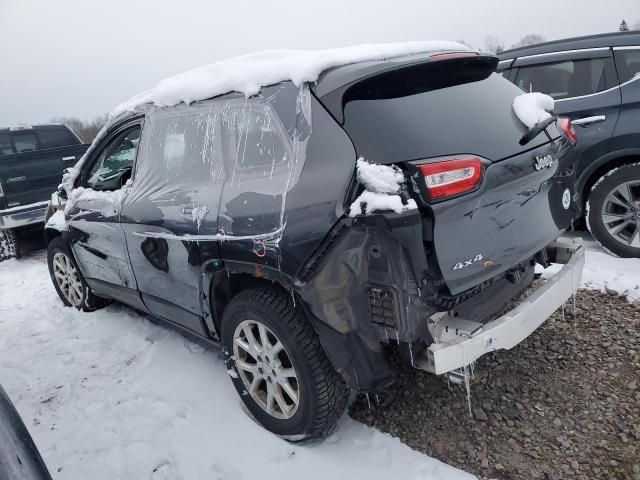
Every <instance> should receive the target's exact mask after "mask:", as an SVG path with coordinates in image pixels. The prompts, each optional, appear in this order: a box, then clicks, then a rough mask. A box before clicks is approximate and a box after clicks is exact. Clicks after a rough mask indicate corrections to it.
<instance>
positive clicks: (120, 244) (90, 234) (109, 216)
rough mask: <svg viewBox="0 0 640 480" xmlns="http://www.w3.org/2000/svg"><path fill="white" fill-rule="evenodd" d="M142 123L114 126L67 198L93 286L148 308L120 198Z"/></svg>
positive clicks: (73, 233)
mask: <svg viewBox="0 0 640 480" xmlns="http://www.w3.org/2000/svg"><path fill="white" fill-rule="evenodd" d="M140 132H141V124H140V123H139V122H137V121H134V122H133V123H128V124H126V125H122V126H120V127H117V128H116V129H114V131H113V132H111V134H109V135H108V136H107V137H106V138H105V139H104V140H103V141H102V144H101V146H99V147H98V148H96V149H95V153H94V154H93V155H92V156H91V157H90V158H89V159H88V161H87V163H86V164H85V168H83V170H82V173H81V174H80V178H79V179H78V184H77V185H76V188H75V189H74V190H73V191H72V193H71V196H70V198H69V199H68V200H67V202H68V207H67V208H68V210H67V215H68V218H69V227H70V228H69V229H70V239H71V246H72V249H73V253H74V255H75V258H76V260H77V262H78V265H79V266H80V270H81V271H82V274H83V275H84V277H85V279H86V281H87V283H88V284H89V286H90V287H91V288H92V289H93V290H94V291H95V292H96V293H97V294H98V295H100V294H103V295H106V296H109V297H113V298H117V299H118V300H121V301H123V302H125V303H128V304H130V305H132V306H134V307H139V308H144V305H143V304H142V302H141V301H140V296H139V294H138V292H137V287H136V281H135V277H134V276H133V271H132V270H131V267H130V264H129V258H128V254H127V248H126V243H125V237H124V231H123V229H122V228H121V227H120V224H119V216H120V207H121V201H122V198H123V196H124V194H125V193H126V189H127V188H128V186H126V187H125V185H126V184H127V181H128V180H129V178H131V172H132V169H133V165H134V162H135V158H136V153H137V150H138V142H139V139H140Z"/></svg>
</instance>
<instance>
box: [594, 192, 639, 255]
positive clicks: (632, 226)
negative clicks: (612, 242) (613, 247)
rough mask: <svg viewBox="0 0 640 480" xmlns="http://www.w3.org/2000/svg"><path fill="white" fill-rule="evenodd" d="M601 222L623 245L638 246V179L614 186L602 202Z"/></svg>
mask: <svg viewBox="0 0 640 480" xmlns="http://www.w3.org/2000/svg"><path fill="white" fill-rule="evenodd" d="M602 223H603V224H604V226H605V228H606V229H607V231H608V232H609V234H610V235H611V236H612V237H613V238H614V239H616V240H617V241H618V242H620V243H622V244H623V245H626V246H629V247H634V248H640V181H632V182H625V183H622V184H620V185H618V186H617V187H615V188H614V189H613V190H612V191H611V192H609V194H608V195H607V196H606V198H605V200H604V203H603V204H602Z"/></svg>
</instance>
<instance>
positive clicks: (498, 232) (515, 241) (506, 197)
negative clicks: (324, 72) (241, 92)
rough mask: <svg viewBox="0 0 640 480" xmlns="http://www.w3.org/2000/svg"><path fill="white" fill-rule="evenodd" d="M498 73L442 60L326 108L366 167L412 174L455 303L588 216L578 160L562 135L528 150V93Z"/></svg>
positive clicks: (461, 60) (477, 60)
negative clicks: (523, 118) (517, 103)
mask: <svg viewBox="0 0 640 480" xmlns="http://www.w3.org/2000/svg"><path fill="white" fill-rule="evenodd" d="M496 64H497V59H496V58H495V57H492V56H482V55H472V56H459V57H457V56H455V55H454V56H447V55H443V56H440V55H436V56H434V57H431V59H430V60H427V61H424V60H423V61H421V62H418V63H411V64H408V65H403V66H397V65H395V66H394V67H393V68H392V69H391V70H388V71H383V72H378V73H375V74H372V75H368V76H367V77H366V78H362V79H359V80H357V81H354V82H352V83H351V84H349V85H346V86H344V87H342V88H340V89H337V90H335V91H333V92H330V93H329V94H327V95H325V96H324V97H322V98H321V100H322V101H323V102H325V106H327V108H328V109H329V110H330V111H331V113H332V114H333V115H334V118H336V119H337V120H338V122H340V123H342V125H343V127H344V129H345V130H346V131H347V133H348V134H349V135H350V137H351V139H352V140H353V143H354V145H355V148H356V151H357V154H358V156H362V157H364V158H365V159H366V160H368V161H369V162H375V163H380V164H396V165H398V166H400V167H401V168H403V170H404V171H405V172H406V175H407V178H408V180H410V181H409V182H408V184H409V186H410V191H411V194H412V195H413V196H414V198H415V200H416V202H417V203H418V205H419V208H420V211H421V213H422V216H423V223H424V227H425V228H423V232H424V241H425V248H426V249H427V250H429V251H432V252H433V253H434V254H435V258H436V260H437V264H438V267H439V269H440V272H441V275H442V278H443V279H444V281H445V283H446V285H447V287H448V289H449V291H450V292H451V294H457V293H460V292H462V291H465V290H467V289H469V288H471V287H473V286H475V285H478V284H479V283H481V282H483V281H485V280H488V279H490V278H491V277H494V276H496V275H498V274H500V273H503V272H505V271H507V270H509V269H512V268H513V267H514V266H516V265H518V264H519V263H521V262H523V261H525V260H526V259H528V258H530V257H531V256H533V255H535V254H536V253H537V252H539V251H540V250H542V249H543V248H544V247H546V246H547V245H548V244H549V243H551V242H552V241H553V240H554V239H556V238H557V237H558V236H559V235H560V234H561V233H562V232H563V231H564V230H566V229H567V228H568V227H569V226H570V225H571V222H572V220H573V218H575V217H576V215H577V206H576V204H575V198H576V196H575V192H574V187H573V185H574V180H575V178H574V164H575V158H574V149H572V148H570V145H569V143H568V141H567V140H566V138H565V137H564V136H563V135H562V134H561V133H560V131H559V130H558V129H557V128H556V126H555V124H551V125H550V126H549V127H548V128H547V129H546V130H545V131H542V132H541V134H540V135H538V136H536V137H535V138H534V139H533V140H531V141H529V142H528V143H527V144H526V145H521V144H520V140H521V139H522V137H523V136H524V134H525V133H526V132H527V130H528V129H527V127H525V126H524V125H523V124H522V123H521V122H520V121H519V120H518V118H517V117H516V115H515V114H514V112H513V108H512V104H513V100H514V98H515V97H516V96H518V95H520V94H522V93H523V92H522V90H520V89H519V88H518V87H516V86H515V85H513V84H511V83H510V82H508V81H507V80H505V79H504V78H502V76H500V75H499V74H497V73H495V68H496ZM470 172H471V173H470ZM469 173H470V174H469ZM467 174H469V175H468V178H466V180H465V181H462V182H459V181H458V179H460V178H463V177H464V175H467ZM443 175H444V176H443ZM446 175H450V176H449V177H447V176H446ZM456 175H458V177H456ZM428 179H429V182H432V181H433V182H435V183H433V184H432V185H431V187H429V186H428V185H427V180H428ZM443 179H444V183H443V184H438V182H439V181H442V180H443ZM451 179H453V183H448V182H449V181H451Z"/></svg>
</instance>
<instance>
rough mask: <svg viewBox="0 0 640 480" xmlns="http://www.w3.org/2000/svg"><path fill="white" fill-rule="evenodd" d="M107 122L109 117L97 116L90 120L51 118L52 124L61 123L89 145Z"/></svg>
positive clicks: (105, 115)
mask: <svg viewBox="0 0 640 480" xmlns="http://www.w3.org/2000/svg"><path fill="white" fill-rule="evenodd" d="M107 120H109V115H107V114H104V115H98V116H97V117H95V118H93V119H91V120H82V119H81V118H78V117H56V118H52V119H51V122H52V123H61V124H63V125H66V126H67V127H69V128H70V129H71V130H73V131H74V132H76V135H78V137H80V140H82V142H83V143H91V142H92V141H93V139H94V138H96V135H97V134H98V132H99V131H100V130H101V129H102V127H104V126H105V125H106V123H107Z"/></svg>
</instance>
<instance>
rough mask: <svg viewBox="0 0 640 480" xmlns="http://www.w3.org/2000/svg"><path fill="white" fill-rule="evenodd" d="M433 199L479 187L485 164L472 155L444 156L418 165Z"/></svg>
mask: <svg viewBox="0 0 640 480" xmlns="http://www.w3.org/2000/svg"><path fill="white" fill-rule="evenodd" d="M417 167H418V168H419V169H420V171H421V172H422V174H423V175H424V181H425V183H426V186H427V191H428V192H429V196H430V197H431V199H432V200H439V199H442V198H445V197H451V196H454V195H460V194H461V193H466V192H470V191H472V190H475V189H476V188H478V186H479V185H480V183H481V182H482V175H483V173H484V164H483V163H482V161H481V160H480V159H479V158H477V157H474V156H471V155H457V156H455V157H442V158H438V159H434V161H431V162H430V163H423V164H421V165H417Z"/></svg>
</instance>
